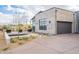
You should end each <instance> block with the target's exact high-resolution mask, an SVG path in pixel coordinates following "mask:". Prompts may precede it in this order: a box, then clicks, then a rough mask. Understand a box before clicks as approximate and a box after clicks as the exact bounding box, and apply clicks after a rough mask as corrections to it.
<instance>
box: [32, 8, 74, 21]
mask: <svg viewBox="0 0 79 59" xmlns="http://www.w3.org/2000/svg"><path fill="white" fill-rule="evenodd" d="M54 8H55V9H61V10H64V11H68V12H72V13H74V12H73V11H70V10H66V9H63V8H58V7H52V8H49V9H47V10H45V11H39V12H38V13H37V14H39V13H43V12H46V11H48V10H51V9H54ZM37 14H35V16H36V15H37ZM35 16H34V17H35ZM34 17H33V18H34ZM33 18H32V19H33Z"/></svg>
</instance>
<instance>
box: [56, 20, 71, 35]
mask: <svg viewBox="0 0 79 59" xmlns="http://www.w3.org/2000/svg"><path fill="white" fill-rule="evenodd" d="M71 32H72V22H60V21H58V22H57V33H58V34H65V33H71Z"/></svg>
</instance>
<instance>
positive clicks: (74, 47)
mask: <svg viewBox="0 0 79 59" xmlns="http://www.w3.org/2000/svg"><path fill="white" fill-rule="evenodd" d="M4 53H11V54H68V53H69V54H71V53H76V54H77V53H79V34H60V35H55V36H46V37H45V36H43V35H40V36H39V38H38V39H35V40H33V41H31V42H29V43H27V44H24V45H22V46H19V47H17V48H14V49H11V50H8V51H6V52H4Z"/></svg>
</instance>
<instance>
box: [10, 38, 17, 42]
mask: <svg viewBox="0 0 79 59" xmlns="http://www.w3.org/2000/svg"><path fill="white" fill-rule="evenodd" d="M17 39H18V37H15V38H12V39H11V40H10V42H11V43H16V42H17Z"/></svg>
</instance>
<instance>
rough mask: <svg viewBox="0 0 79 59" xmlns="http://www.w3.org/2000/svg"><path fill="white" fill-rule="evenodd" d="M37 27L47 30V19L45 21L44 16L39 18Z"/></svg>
mask: <svg viewBox="0 0 79 59" xmlns="http://www.w3.org/2000/svg"><path fill="white" fill-rule="evenodd" d="M39 29H40V30H47V21H46V18H43V19H39Z"/></svg>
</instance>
